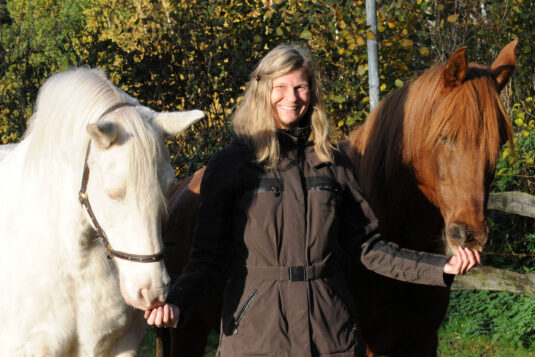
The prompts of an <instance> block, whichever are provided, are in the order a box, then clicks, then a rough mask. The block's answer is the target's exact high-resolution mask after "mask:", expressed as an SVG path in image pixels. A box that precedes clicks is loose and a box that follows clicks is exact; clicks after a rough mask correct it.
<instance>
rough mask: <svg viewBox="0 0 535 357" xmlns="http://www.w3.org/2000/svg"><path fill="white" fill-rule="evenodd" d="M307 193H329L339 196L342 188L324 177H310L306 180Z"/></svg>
mask: <svg viewBox="0 0 535 357" xmlns="http://www.w3.org/2000/svg"><path fill="white" fill-rule="evenodd" d="M306 186H307V190H308V191H316V190H318V191H330V192H333V193H334V194H335V195H337V196H338V195H341V193H342V187H341V186H340V184H338V182H336V181H334V180H333V179H331V178H329V177H326V176H311V177H307V178H306Z"/></svg>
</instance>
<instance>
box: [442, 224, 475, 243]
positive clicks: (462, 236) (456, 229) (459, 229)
mask: <svg viewBox="0 0 535 357" xmlns="http://www.w3.org/2000/svg"><path fill="white" fill-rule="evenodd" d="M448 235H449V236H450V237H451V239H453V240H454V241H455V242H457V243H458V244H460V245H462V244H464V243H467V242H471V241H473V240H474V234H473V232H472V231H470V230H469V229H468V227H467V226H466V225H465V224H462V223H451V224H450V225H449V226H448Z"/></svg>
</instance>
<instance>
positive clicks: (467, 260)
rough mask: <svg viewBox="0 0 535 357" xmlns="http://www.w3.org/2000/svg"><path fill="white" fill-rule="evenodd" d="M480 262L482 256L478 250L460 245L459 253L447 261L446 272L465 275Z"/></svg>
mask: <svg viewBox="0 0 535 357" xmlns="http://www.w3.org/2000/svg"><path fill="white" fill-rule="evenodd" d="M479 264H481V257H480V256H479V252H478V251H477V250H471V249H469V248H462V247H458V248H457V254H456V255H454V256H452V257H450V259H449V260H448V261H447V262H446V265H444V273H446V274H453V275H459V274H460V275H463V274H464V273H466V272H467V271H469V270H470V269H472V268H473V267H475V266H478V265H479Z"/></svg>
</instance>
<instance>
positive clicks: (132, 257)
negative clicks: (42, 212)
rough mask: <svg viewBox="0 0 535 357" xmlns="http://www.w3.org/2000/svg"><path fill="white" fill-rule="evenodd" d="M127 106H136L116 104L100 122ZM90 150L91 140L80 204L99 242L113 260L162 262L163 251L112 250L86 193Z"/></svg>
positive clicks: (88, 145) (105, 112) (87, 152)
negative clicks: (133, 251)
mask: <svg viewBox="0 0 535 357" xmlns="http://www.w3.org/2000/svg"><path fill="white" fill-rule="evenodd" d="M125 106H131V107H133V106H134V105H133V104H129V103H119V104H115V105H114V106H112V107H110V108H108V109H107V110H106V111H104V113H102V115H101V116H100V117H99V119H98V120H100V119H101V118H102V117H103V116H105V115H107V114H109V113H111V112H113V111H114V110H116V109H119V108H122V107H125ZM98 120H97V121H98ZM90 149H91V140H89V143H88V144H87V151H86V153H85V161H84V173H83V176H82V185H81V187H80V192H79V195H78V196H79V197H78V198H79V199H80V203H81V204H82V206H83V207H85V209H86V211H87V214H88V215H89V218H90V219H91V222H92V223H93V226H94V227H95V230H96V232H97V235H98V238H99V240H100V241H101V242H102V244H103V245H104V248H106V256H107V257H108V258H109V259H113V257H116V258H120V259H125V260H129V261H132V262H138V263H152V262H157V261H159V260H162V259H163V254H164V251H163V250H162V251H161V252H159V253H156V254H149V255H144V254H130V253H125V252H121V251H118V250H114V249H112V247H111V245H110V241H109V240H108V237H107V236H106V233H105V232H104V230H103V229H102V227H101V226H100V224H99V223H98V221H97V218H96V217H95V214H94V213H93V209H92V208H91V204H90V203H89V196H88V195H87V192H86V190H87V182H88V180H89V165H88V163H87V159H88V157H89V151H90Z"/></svg>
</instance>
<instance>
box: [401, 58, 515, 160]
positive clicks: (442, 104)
mask: <svg viewBox="0 0 535 357" xmlns="http://www.w3.org/2000/svg"><path fill="white" fill-rule="evenodd" d="M442 68H443V67H442V66H439V67H436V68H432V69H430V70H428V71H427V72H426V73H424V74H423V75H422V76H420V77H419V78H417V79H416V80H415V81H414V82H413V83H412V84H411V85H410V88H409V96H408V97H407V100H406V102H405V106H404V109H403V111H404V112H405V120H404V122H405V123H404V135H406V137H405V140H404V144H405V154H404V159H405V160H406V161H412V160H413V159H414V158H416V157H417V155H418V153H419V152H420V151H421V150H422V149H424V150H433V148H434V147H435V146H436V145H438V144H439V143H440V142H441V141H442V140H447V141H448V142H450V143H452V144H453V145H460V146H461V147H462V148H464V149H467V148H468V145H472V144H474V143H476V144H477V145H478V146H481V147H483V148H484V149H485V152H486V153H487V160H488V162H489V163H490V164H491V165H492V166H494V165H495V163H496V158H497V156H498V152H499V150H500V148H501V145H500V144H501V143H503V141H504V139H505V140H510V139H511V137H512V127H511V123H510V122H509V120H508V117H507V114H506V112H505V109H504V108H503V105H502V103H501V99H500V95H499V93H498V91H497V90H496V86H495V83H494V81H493V80H492V78H491V76H490V72H489V71H488V69H484V68H481V67H472V66H471V67H469V69H468V74H467V78H466V80H465V81H464V82H463V83H462V84H461V85H460V86H457V87H454V88H444V87H443V85H442V80H441V72H442Z"/></svg>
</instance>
